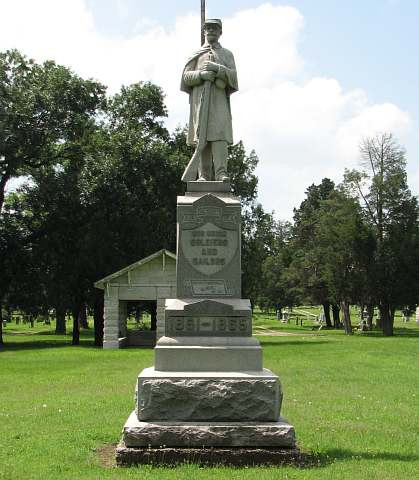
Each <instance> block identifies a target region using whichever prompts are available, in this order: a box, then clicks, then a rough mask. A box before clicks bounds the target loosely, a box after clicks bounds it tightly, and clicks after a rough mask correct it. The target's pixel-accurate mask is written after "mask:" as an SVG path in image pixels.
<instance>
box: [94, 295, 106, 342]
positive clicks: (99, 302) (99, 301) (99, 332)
mask: <svg viewBox="0 0 419 480" xmlns="http://www.w3.org/2000/svg"><path fill="white" fill-rule="evenodd" d="M94 302H95V303H94V305H93V323H94V328H95V345H96V347H102V346H103V307H104V305H103V292H102V291H100V292H99V291H97V292H95V299H94Z"/></svg>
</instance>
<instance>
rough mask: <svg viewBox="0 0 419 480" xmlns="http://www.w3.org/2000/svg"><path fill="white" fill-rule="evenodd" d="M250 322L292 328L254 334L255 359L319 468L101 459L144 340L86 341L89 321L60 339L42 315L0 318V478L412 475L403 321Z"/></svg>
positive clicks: (414, 455)
mask: <svg viewBox="0 0 419 480" xmlns="http://www.w3.org/2000/svg"><path fill="white" fill-rule="evenodd" d="M354 323H355V322H354ZM255 325H256V326H259V327H260V326H265V327H268V328H270V329H274V330H279V331H283V332H287V331H288V332H292V333H302V334H303V335H302V336H271V337H269V336H263V337H260V340H261V342H262V345H263V349H264V364H265V366H266V367H267V368H270V369H271V370H273V371H274V372H275V373H277V374H278V375H279V376H280V379H281V382H282V385H283V389H284V404H283V409H282V413H283V415H284V416H285V417H286V418H288V419H289V420H290V421H291V422H292V423H293V424H294V426H295V428H296V433H297V437H298V442H299V445H300V447H301V448H302V449H303V450H304V451H306V452H311V453H316V454H317V455H318V458H319V462H320V463H319V466H317V467H310V468H305V469H302V468H301V469H299V468H294V467H281V468H242V469H233V468H222V467H219V468H199V467H197V466H194V465H185V466H180V467H177V468H172V469H170V468H152V467H140V468H132V469H117V468H104V467H102V466H101V464H100V461H99V459H98V455H97V454H96V453H95V449H97V448H100V447H101V446H103V445H106V444H110V443H116V442H117V441H118V440H119V437H120V431H121V428H122V426H123V424H124V422H125V420H126V418H127V417H128V415H129V413H130V412H131V410H132V409H133V394H134V385H135V380H136V376H137V375H138V373H139V371H140V370H142V369H143V368H144V367H147V366H150V365H152V364H153V350H152V349H126V350H119V351H103V350H101V349H96V348H94V347H93V346H92V332H91V331H90V332H85V331H84V332H82V338H81V340H82V342H81V345H80V346H79V347H72V346H71V345H69V344H70V342H71V336H70V335H68V336H56V335H54V334H53V333H51V329H52V328H53V325H51V326H44V325H43V324H38V323H36V324H35V327H34V328H33V329H31V328H30V327H29V325H17V326H16V325H14V324H9V325H8V326H7V327H6V329H5V331H6V335H5V342H6V344H5V349H4V351H2V352H1V353H0V479H2V480H3V479H19V480H20V479H22V480H26V479H43V480H47V479H125V478H141V479H145V480H148V479H159V480H160V479H189V478H194V479H196V480H201V479H221V478H223V479H224V478H226V479H231V480H235V479H260V480H264V479H275V480H276V479H310V480H311V479H321V480H327V479H333V480H341V479H351V480H354V479H368V480H375V479H377V480H378V479H379V480H390V479H394V480H396V479H397V480H404V479H409V480H410V479H416V478H419V476H418V472H419V450H418V444H419V437H418V432H419V424H418V411H419V401H418V400H419V388H418V387H419V374H418V372H419V365H418V363H419V362H418V350H419V349H418V345H419V343H418V340H419V329H418V328H417V325H416V324H415V323H414V322H410V323H408V324H403V323H401V321H400V318H397V319H396V336H395V337H393V338H383V337H382V336H381V335H380V334H379V333H378V332H371V333H363V334H356V335H354V336H352V337H346V336H344V335H343V334H342V332H341V331H339V332H331V331H325V330H321V331H320V332H317V331H314V332H312V331H311V327H310V326H307V327H305V326H303V327H300V326H298V327H297V326H295V325H292V324H291V325H284V324H278V322H277V321H276V319H275V317H274V316H273V315H262V314H258V315H256V316H255ZM11 333H14V335H10V334H11ZM313 333H314V335H313Z"/></svg>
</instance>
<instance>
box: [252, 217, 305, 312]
mask: <svg viewBox="0 0 419 480" xmlns="http://www.w3.org/2000/svg"><path fill="white" fill-rule="evenodd" d="M276 225H277V228H276V230H275V239H274V248H273V249H272V251H271V252H270V253H269V255H268V256H267V257H266V258H265V260H264V261H263V264H262V276H261V281H260V297H259V299H258V304H259V305H260V306H262V305H264V306H265V308H275V310H277V311H279V312H281V310H282V308H283V307H285V306H288V307H292V306H294V305H296V304H297V303H298V302H299V291H298V290H296V289H295V288H294V287H293V285H292V283H291V279H290V278H289V276H288V271H289V270H288V269H289V266H290V264H291V262H292V259H293V255H292V253H293V252H292V249H291V246H290V238H291V224H289V223H288V222H277V223H276Z"/></svg>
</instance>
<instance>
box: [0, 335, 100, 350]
mask: <svg viewBox="0 0 419 480" xmlns="http://www.w3.org/2000/svg"><path fill="white" fill-rule="evenodd" d="M66 347H73V348H94V347H95V345H94V342H93V341H81V342H80V345H72V344H71V338H69V339H68V340H57V341H45V340H40V341H38V342H37V341H31V342H9V341H7V340H6V341H5V342H4V343H3V345H2V346H1V347H0V352H2V351H3V352H7V351H16V350H44V349H46V348H66ZM96 348H102V347H96Z"/></svg>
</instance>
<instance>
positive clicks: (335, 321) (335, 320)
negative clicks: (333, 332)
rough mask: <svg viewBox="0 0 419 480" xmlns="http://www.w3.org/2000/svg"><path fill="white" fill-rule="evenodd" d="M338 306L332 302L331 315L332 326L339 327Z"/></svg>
mask: <svg viewBox="0 0 419 480" xmlns="http://www.w3.org/2000/svg"><path fill="white" fill-rule="evenodd" d="M339 312H340V308H339V305H336V304H335V303H333V304H332V315H333V327H334V328H340V317H339Z"/></svg>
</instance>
